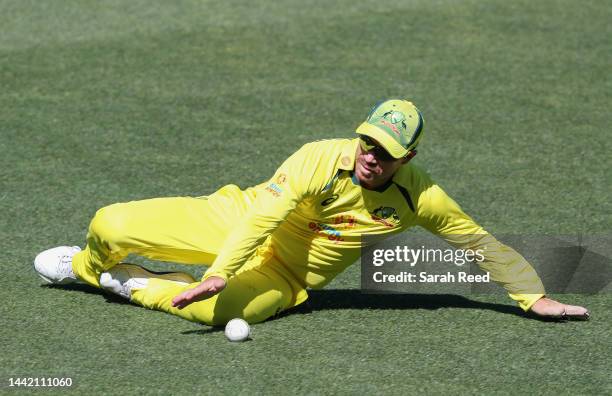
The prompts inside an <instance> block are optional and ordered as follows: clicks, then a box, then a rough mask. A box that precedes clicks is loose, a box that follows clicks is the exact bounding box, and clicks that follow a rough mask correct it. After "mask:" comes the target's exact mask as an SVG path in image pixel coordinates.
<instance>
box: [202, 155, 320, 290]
mask: <svg viewBox="0 0 612 396" xmlns="http://www.w3.org/2000/svg"><path fill="white" fill-rule="evenodd" d="M310 157H311V156H310V155H309V153H308V149H307V146H304V147H302V148H301V149H300V150H298V151H297V152H295V153H294V154H293V155H292V156H290V157H289V158H288V159H287V160H286V161H285V162H284V163H283V164H282V165H281V166H280V167H279V168H278V170H277V171H276V172H275V173H274V176H273V177H272V178H271V179H270V180H269V181H268V182H267V183H264V184H262V185H261V187H262V188H258V191H257V196H256V198H255V200H254V202H253V204H252V205H251V207H250V208H249V210H248V211H247V213H246V215H245V216H244V217H243V218H242V219H241V221H240V222H239V223H238V224H236V225H235V227H234V229H233V231H232V232H231V233H230V234H229V236H228V238H227V239H226V240H225V242H224V244H223V246H222V248H221V250H220V252H219V255H218V256H217V258H216V259H215V261H214V262H213V264H212V266H211V267H210V268H209V269H208V270H207V271H206V273H205V274H204V277H203V280H204V279H207V278H208V277H211V276H217V277H220V278H223V279H225V280H226V281H227V280H228V279H229V278H230V277H231V276H233V275H234V274H235V273H236V271H237V270H238V269H240V267H242V265H244V263H245V262H246V261H247V260H248V259H249V258H250V257H251V255H252V254H253V253H254V252H255V250H256V249H257V248H258V247H259V246H260V245H261V244H262V243H263V242H264V240H265V239H266V238H267V237H268V235H270V234H271V233H272V231H274V230H275V229H276V228H277V227H278V226H279V225H280V224H281V223H282V222H283V220H285V219H286V218H287V216H288V215H289V213H290V212H291V211H292V210H293V209H295V208H296V206H297V205H298V204H299V203H300V202H301V201H302V200H303V199H304V198H306V197H307V196H308V195H309V190H310V184H311V183H310V180H311V178H310V177H309V174H311V173H309V172H312V171H313V170H312V169H310V168H309V162H312V161H309V158H310Z"/></svg>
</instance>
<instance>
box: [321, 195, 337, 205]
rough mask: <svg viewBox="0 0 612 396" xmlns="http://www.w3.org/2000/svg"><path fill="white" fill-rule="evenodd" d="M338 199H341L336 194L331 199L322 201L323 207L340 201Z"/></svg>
mask: <svg viewBox="0 0 612 396" xmlns="http://www.w3.org/2000/svg"><path fill="white" fill-rule="evenodd" d="M338 197H339V195H338V194H334V195H332V196H331V197H327V198H325V199H324V200H323V201H321V206H327V205H330V204H331V203H333V202H335V201H336V200H337V199H338Z"/></svg>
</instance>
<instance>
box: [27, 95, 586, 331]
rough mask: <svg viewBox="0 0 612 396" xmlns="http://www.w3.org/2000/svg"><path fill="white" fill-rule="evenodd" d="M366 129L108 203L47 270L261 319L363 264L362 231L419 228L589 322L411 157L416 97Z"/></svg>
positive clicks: (534, 302)
mask: <svg viewBox="0 0 612 396" xmlns="http://www.w3.org/2000/svg"><path fill="white" fill-rule="evenodd" d="M356 132H357V135H358V136H357V137H356V138H354V139H331V140H322V141H317V142H313V143H309V144H306V145H304V146H303V147H302V148H300V149H299V150H298V151H296V152H295V153H294V154H293V155H291V156H290V157H289V158H288V159H287V160H286V161H285V162H284V163H283V164H282V165H281V166H280V167H279V168H278V170H277V171H276V173H275V174H274V175H273V176H272V177H271V178H270V179H269V180H267V181H266V182H264V183H262V184H259V185H257V186H255V187H250V188H247V189H245V190H241V189H240V188H238V187H237V186H235V185H227V186H225V187H222V188H221V189H219V190H218V191H216V192H215V193H213V194H211V195H209V196H204V197H177V198H157V199H148V200H143V201H135V202H127V203H118V204H114V205H110V206H108V207H105V208H102V209H100V210H98V212H97V213H96V215H95V217H94V218H93V220H92V221H91V224H90V226H89V232H88V234H87V246H86V247H85V249H84V250H81V249H80V248H78V247H70V246H61V247H57V248H53V249H49V250H46V251H44V252H42V253H40V254H39V255H38V256H37V257H36V259H35V261H34V266H35V269H36V271H37V272H38V274H39V275H40V276H41V277H42V278H43V279H44V280H45V281H47V282H49V283H55V284H64V283H70V282H85V283H88V284H90V285H93V286H95V287H99V288H102V289H105V290H107V291H110V292H112V293H115V294H118V295H120V296H123V297H125V298H127V299H129V300H130V301H132V302H134V303H136V304H139V305H142V306H144V307H147V308H150V309H156V310H160V311H164V312H168V313H171V314H174V315H178V316H180V317H182V318H185V319H187V320H191V321H194V322H200V323H205V324H207V325H222V324H225V323H226V322H227V321H229V320H230V319H232V318H243V319H245V320H246V321H248V322H250V323H255V322H261V321H264V320H266V319H267V318H270V317H272V316H274V315H275V314H277V313H279V312H281V311H284V310H286V309H289V308H291V307H294V306H296V305H298V304H300V303H302V302H304V301H305V300H306V299H307V298H308V293H307V289H308V288H314V289H318V288H322V287H324V286H325V285H326V284H327V283H329V282H330V281H331V280H332V279H333V278H334V277H335V276H336V275H338V274H339V273H341V272H342V271H344V269H345V268H347V267H348V266H349V265H351V264H352V263H354V262H355V261H356V260H357V259H358V258H359V255H360V251H361V248H362V246H363V239H362V236H364V235H380V236H392V235H394V234H397V233H399V232H402V231H404V230H406V229H408V228H410V227H414V226H420V227H423V228H425V229H427V230H428V231H430V232H432V233H434V234H436V235H439V236H440V237H442V238H444V239H445V240H446V241H448V242H449V243H450V244H451V245H453V246H455V247H457V248H460V249H468V248H469V249H473V250H477V249H482V250H483V251H484V252H485V260H484V261H483V262H482V263H481V264H480V267H481V268H482V269H483V270H484V271H487V272H489V273H490V278H491V279H492V280H494V281H496V282H497V283H499V284H500V285H501V286H502V287H504V288H505V289H506V290H507V292H508V294H509V296H510V298H512V299H513V300H515V301H516V302H517V303H518V304H519V306H520V307H521V308H522V309H523V310H525V311H531V312H533V313H535V314H537V315H541V316H544V317H556V318H559V317H575V318H582V319H586V318H588V315H589V314H588V311H587V310H586V309H585V308H583V307H578V306H571V305H565V304H562V303H559V302H557V301H554V300H551V299H548V298H546V297H545V292H544V287H543V285H542V283H541V281H540V279H539V277H538V275H537V274H536V273H535V271H534V269H533V268H532V267H531V265H530V264H529V263H528V262H527V261H526V260H525V259H524V258H523V257H522V256H520V255H519V254H518V253H516V252H515V251H514V250H512V249H511V248H509V247H507V246H504V245H503V244H501V243H500V242H498V241H497V240H496V239H495V238H494V237H493V236H491V235H490V234H489V233H488V232H486V231H485V230H484V229H483V228H482V227H480V226H479V225H478V224H477V223H476V222H475V221H474V220H473V219H472V218H470V217H469V216H468V215H466V214H465V213H464V212H463V211H462V210H461V208H460V207H459V206H458V205H457V203H455V201H453V200H452V199H451V198H450V197H449V196H448V195H447V194H446V193H445V192H444V190H443V189H442V188H441V187H440V186H439V185H438V184H436V183H435V182H434V181H433V180H432V179H431V178H430V176H429V175H428V174H427V173H426V172H425V171H423V170H422V169H420V168H419V167H417V166H415V165H413V164H411V163H410V160H411V159H412V158H413V157H414V156H415V155H416V152H417V151H416V148H417V145H418V144H419V142H420V141H421V138H422V137H423V117H422V116H421V113H420V112H419V110H418V109H417V108H416V107H415V106H414V105H413V104H412V103H411V102H409V101H406V100H400V99H392V100H386V101H383V102H380V103H378V104H377V105H376V106H374V108H373V109H372V110H371V111H370V113H369V114H368V116H367V119H366V120H365V122H363V123H362V124H361V125H360V126H359V127H358V128H357V131H356ZM129 254H137V255H141V256H145V257H148V258H151V259H155V260H161V261H171V262H177V263H185V264H197V265H207V266H209V268H208V270H207V271H206V272H205V274H204V276H203V278H202V279H201V280H200V281H196V280H194V279H193V278H192V277H191V276H190V275H189V274H187V273H182V272H172V273H155V272H152V271H148V270H146V269H144V268H142V267H140V266H136V265H133V264H126V263H122V260H124V259H125V258H126V257H127V256H128V255H129ZM373 298H375V297H373ZM398 298H403V297H399V296H398Z"/></svg>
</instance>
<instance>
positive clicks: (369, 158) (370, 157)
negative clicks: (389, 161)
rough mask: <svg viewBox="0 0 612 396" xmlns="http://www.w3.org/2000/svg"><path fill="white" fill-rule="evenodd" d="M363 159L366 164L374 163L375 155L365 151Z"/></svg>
mask: <svg viewBox="0 0 612 396" xmlns="http://www.w3.org/2000/svg"><path fill="white" fill-rule="evenodd" d="M363 159H365V161H366V162H367V163H368V164H372V165H376V157H375V156H374V154H372V153H371V152H367V153H365V154H364V156H363Z"/></svg>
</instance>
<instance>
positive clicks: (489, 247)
mask: <svg viewBox="0 0 612 396" xmlns="http://www.w3.org/2000/svg"><path fill="white" fill-rule="evenodd" d="M421 186H422V189H421V191H420V194H419V198H418V205H417V215H418V218H419V223H420V225H421V226H422V227H424V228H425V229H427V230H429V231H430V232H432V233H434V234H436V235H439V236H440V237H442V238H443V239H445V240H446V241H447V242H448V243H450V244H451V245H453V246H455V247H456V248H459V249H471V250H474V251H476V250H480V251H481V252H482V253H483V256H484V260H483V261H482V262H479V263H478V264H479V267H480V268H481V269H482V270H483V271H486V272H489V273H490V276H491V279H492V280H493V281H495V282H497V283H498V284H500V285H501V286H503V287H504V288H505V289H506V290H507V291H508V294H509V296H510V297H511V298H512V299H513V300H515V301H517V302H518V304H519V306H520V307H521V308H522V309H523V310H525V311H529V310H531V311H532V312H534V313H535V314H538V315H541V316H552V317H563V316H577V317H588V312H587V310H586V309H585V308H583V307H576V306H571V305H566V304H561V303H559V302H557V301H554V300H551V299H548V298H545V291H544V286H543V285H542V282H541V280H540V278H539V276H538V275H537V273H536V272H535V270H534V269H533V267H532V266H531V265H530V264H529V263H528V262H527V260H525V258H523V256H521V255H520V254H518V253H517V252H516V251H515V250H514V249H512V248H510V247H508V246H506V245H504V244H502V243H501V242H499V241H497V240H496V239H495V238H494V237H493V236H492V235H491V234H489V233H488V232H486V231H485V230H484V229H483V228H482V227H480V226H479V225H478V224H477V223H476V222H475V221H474V220H473V219H472V218H471V217H469V216H468V215H467V214H465V212H463V210H462V209H461V208H460V207H459V205H458V204H457V203H456V202H455V201H454V200H453V199H451V198H450V197H449V196H448V195H447V194H446V193H445V192H444V190H442V188H441V187H440V186H438V185H437V184H435V183H433V182H432V181H431V180H430V179H428V178H427V177H424V180H423V181H422V184H421Z"/></svg>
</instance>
